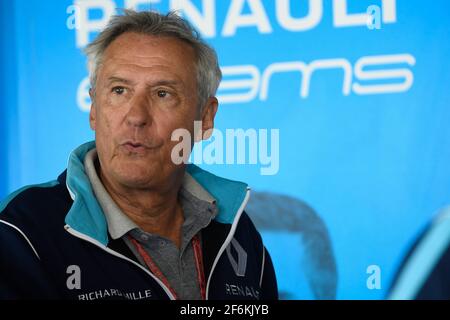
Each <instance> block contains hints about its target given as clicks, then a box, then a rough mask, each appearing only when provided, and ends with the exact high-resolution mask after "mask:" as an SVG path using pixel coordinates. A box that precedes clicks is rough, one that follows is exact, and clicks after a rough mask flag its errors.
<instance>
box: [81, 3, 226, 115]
mask: <svg viewBox="0 0 450 320" xmlns="http://www.w3.org/2000/svg"><path fill="white" fill-rule="evenodd" d="M125 32H136V33H142V34H146V35H152V36H163V37H172V38H176V39H180V40H182V41H184V42H186V43H187V44H189V45H190V46H191V47H192V48H193V49H194V51H195V53H196V57H197V61H196V69H197V86H198V104H199V106H200V108H203V105H204V104H205V103H206V101H207V100H208V98H210V97H214V96H215V94H216V91H217V88H218V87H219V83H220V80H221V79H222V73H221V71H220V68H219V64H218V59H217V54H216V52H215V50H214V49H213V48H212V47H210V46H209V45H208V44H207V43H206V42H205V41H203V40H202V39H201V37H200V34H199V33H198V31H196V30H195V29H194V28H193V27H192V26H191V25H190V24H189V22H187V21H186V20H185V19H183V18H181V17H180V16H178V15H177V14H176V13H175V12H174V11H171V12H169V13H167V14H166V15H162V14H160V13H157V12H154V11H142V12H136V11H133V10H128V9H125V10H124V15H115V16H113V17H112V18H111V20H109V22H108V25H107V26H106V28H105V29H104V30H103V31H102V32H100V34H99V35H98V36H97V38H96V39H95V40H94V41H93V42H91V43H90V44H89V45H88V46H87V47H86V48H85V49H84V52H85V53H86V55H87V57H88V68H89V78H90V82H91V87H92V89H93V91H94V92H95V86H96V82H97V72H98V68H99V66H100V64H101V63H102V58H103V54H104V52H105V50H106V48H108V46H109V45H110V44H111V43H112V42H113V41H114V40H115V39H116V38H117V37H118V36H120V35H121V34H123V33H125Z"/></svg>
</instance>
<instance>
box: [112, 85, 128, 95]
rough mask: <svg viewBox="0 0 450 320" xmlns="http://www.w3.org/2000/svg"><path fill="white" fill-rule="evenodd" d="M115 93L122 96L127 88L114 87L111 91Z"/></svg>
mask: <svg viewBox="0 0 450 320" xmlns="http://www.w3.org/2000/svg"><path fill="white" fill-rule="evenodd" d="M111 91H112V92H113V93H115V94H119V95H120V94H122V93H124V92H125V88H124V87H114V88H112V90H111Z"/></svg>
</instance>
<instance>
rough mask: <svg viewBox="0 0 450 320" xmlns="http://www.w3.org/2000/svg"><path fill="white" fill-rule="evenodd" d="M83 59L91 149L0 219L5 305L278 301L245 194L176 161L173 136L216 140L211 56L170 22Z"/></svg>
mask: <svg viewBox="0 0 450 320" xmlns="http://www.w3.org/2000/svg"><path fill="white" fill-rule="evenodd" d="M86 53H87V55H88V58H89V66H90V76H91V87H92V88H91V90H90V95H91V99H92V108H91V113H90V125H91V128H92V129H93V130H94V131H95V143H94V142H90V143H87V144H84V145H82V146H80V147H78V148H77V149H75V150H74V151H73V152H72V154H71V155H70V157H69V162H68V166H67V170H66V171H64V172H63V173H62V174H61V175H60V176H59V177H58V179H57V180H56V181H53V182H50V183H46V184H43V185H36V186H28V187H26V188H24V189H21V190H19V191H18V192H16V193H14V194H12V195H11V196H10V197H9V198H8V199H7V200H6V201H5V202H3V203H2V204H1V205H0V248H1V249H0V259H1V260H0V297H1V298H11V299H14V298H62V299H78V300H94V299H111V298H113V299H118V298H119V299H197V300H199V299H277V297H278V293H277V285H276V280H275V273H274V269H273V265H272V262H271V260H270V256H269V254H268V252H267V250H266V249H265V247H264V245H263V243H262V240H261V236H260V235H259V233H258V232H257V230H256V229H255V227H254V226H253V224H252V222H251V221H250V219H249V217H248V216H247V214H246V213H245V212H244V208H245V205H246V203H247V201H248V198H249V191H248V187H247V185H246V184H244V183H241V182H236V181H231V180H227V179H223V178H220V177H217V176H215V175H213V174H211V173H208V172H206V171H204V170H202V169H200V168H198V167H196V166H194V165H192V164H185V162H184V161H183V162H181V163H180V161H178V160H177V159H174V156H175V158H176V156H181V157H182V158H183V159H186V158H187V157H188V155H189V154H187V153H186V152H185V154H181V155H180V154H177V152H173V150H174V147H175V146H176V144H177V143H179V141H172V138H171V137H172V133H173V132H174V131H175V130H176V129H180V128H182V129H184V130H187V132H189V133H190V134H191V136H192V137H194V139H192V141H194V140H195V141H198V140H199V139H204V138H207V137H208V133H210V132H211V130H210V129H212V128H213V125H214V117H215V114H216V111H217V107H218V102H217V99H216V98H215V97H214V96H215V93H216V90H217V87H218V85H219V82H220V79H221V72H220V69H219V66H218V62H217V57H216V54H215V52H214V50H213V49H212V48H210V47H209V46H208V45H207V44H206V43H205V42H203V41H202V40H201V39H200V38H199V36H198V34H197V33H196V31H195V30H193V29H192V27H191V26H190V25H189V24H188V23H187V22H186V21H184V20H183V19H182V18H180V17H178V16H177V15H175V14H173V13H169V14H168V15H160V14H158V13H155V12H140V13H137V12H134V11H125V14H124V15H121V16H115V17H113V18H112V20H111V21H110V23H109V25H108V26H107V27H106V29H105V30H104V31H103V32H101V33H100V34H99V36H98V37H97V38H96V40H95V41H94V42H92V43H91V44H90V45H89V46H88V47H87V48H86ZM194 121H201V123H202V125H201V130H200V131H201V132H194ZM196 131H198V130H196ZM192 144H193V142H192V143H191V147H192Z"/></svg>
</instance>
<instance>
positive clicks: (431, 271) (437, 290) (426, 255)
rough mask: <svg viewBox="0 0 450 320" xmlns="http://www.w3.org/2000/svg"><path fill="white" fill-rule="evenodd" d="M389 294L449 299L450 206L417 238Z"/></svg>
mask: <svg viewBox="0 0 450 320" xmlns="http://www.w3.org/2000/svg"><path fill="white" fill-rule="evenodd" d="M388 297H389V298H390V299H395V300H409V299H416V300H429V299H433V300H441V299H445V300H448V299H450V207H447V208H445V209H443V210H442V211H441V212H440V213H439V214H438V215H437V216H436V218H435V219H434V220H433V221H432V222H431V223H430V224H429V225H428V226H427V227H426V228H425V230H424V231H423V232H422V233H421V234H420V235H419V237H418V238H417V239H416V241H415V242H414V245H413V246H412V247H411V248H410V250H409V252H408V254H407V255H406V257H405V258H404V259H403V261H402V264H401V266H400V268H399V270H398V272H397V274H396V276H395V279H394V281H393V284H392V286H391V288H390V290H389V296H388Z"/></svg>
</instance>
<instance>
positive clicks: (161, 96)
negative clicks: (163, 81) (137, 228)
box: [157, 90, 169, 98]
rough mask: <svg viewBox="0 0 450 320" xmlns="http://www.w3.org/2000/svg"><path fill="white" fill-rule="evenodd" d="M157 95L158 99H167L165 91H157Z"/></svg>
mask: <svg viewBox="0 0 450 320" xmlns="http://www.w3.org/2000/svg"><path fill="white" fill-rule="evenodd" d="M157 94H158V97H160V98H165V97H167V95H168V94H169V92H167V91H166V90H158V92H157Z"/></svg>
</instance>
